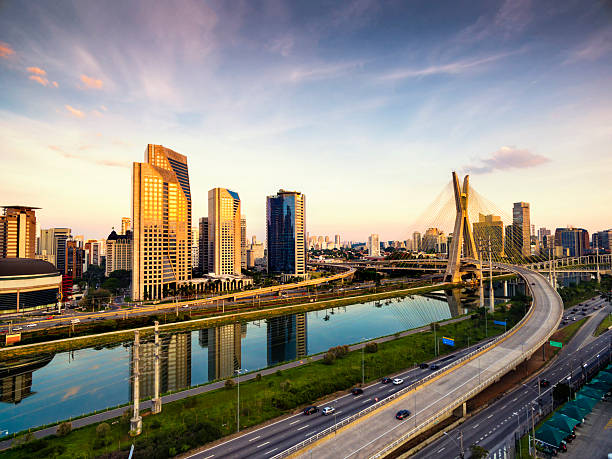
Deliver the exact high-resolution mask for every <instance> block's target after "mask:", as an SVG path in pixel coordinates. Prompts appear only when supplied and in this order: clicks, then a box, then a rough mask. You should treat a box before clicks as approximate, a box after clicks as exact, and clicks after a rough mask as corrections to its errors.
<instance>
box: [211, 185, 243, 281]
mask: <svg viewBox="0 0 612 459" xmlns="http://www.w3.org/2000/svg"><path fill="white" fill-rule="evenodd" d="M241 240H242V234H241V223H240V197H239V196H238V193H236V192H234V191H230V190H228V189H225V188H213V189H212V190H210V191H209V192H208V241H209V253H208V263H209V267H210V269H212V272H214V273H215V274H217V275H221V274H233V275H240V274H241V272H242V271H241V269H240V267H241V263H242V253H241Z"/></svg>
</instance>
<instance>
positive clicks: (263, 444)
mask: <svg viewBox="0 0 612 459" xmlns="http://www.w3.org/2000/svg"><path fill="white" fill-rule="evenodd" d="M269 443H270V442H269V441H267V442H265V443H262V444H261V445H257V447H258V448H261V447H262V446H266V445H267V444H269Z"/></svg>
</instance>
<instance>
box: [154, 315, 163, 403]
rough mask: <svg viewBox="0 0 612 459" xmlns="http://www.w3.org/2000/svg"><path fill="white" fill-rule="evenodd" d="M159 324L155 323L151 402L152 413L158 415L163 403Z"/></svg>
mask: <svg viewBox="0 0 612 459" xmlns="http://www.w3.org/2000/svg"><path fill="white" fill-rule="evenodd" d="M159 347H160V344H159V322H157V321H155V362H154V364H155V369H154V378H155V381H154V392H153V399H152V400H151V402H152V406H151V413H152V414H157V413H161V410H162V401H161V397H160V396H159V378H160V374H159Z"/></svg>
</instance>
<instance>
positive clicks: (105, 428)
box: [96, 422, 111, 438]
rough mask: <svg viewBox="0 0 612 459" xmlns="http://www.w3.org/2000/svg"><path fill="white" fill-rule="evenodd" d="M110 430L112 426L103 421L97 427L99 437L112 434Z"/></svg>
mask: <svg viewBox="0 0 612 459" xmlns="http://www.w3.org/2000/svg"><path fill="white" fill-rule="evenodd" d="M110 430H111V429H110V426H109V425H108V423H107V422H101V423H100V424H98V427H96V435H97V436H98V438H106V437H107V436H108V434H110Z"/></svg>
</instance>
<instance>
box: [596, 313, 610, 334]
mask: <svg viewBox="0 0 612 459" xmlns="http://www.w3.org/2000/svg"><path fill="white" fill-rule="evenodd" d="M611 326H612V314H608V315H607V316H606V317H604V320H602V321H601V323H600V324H599V325H598V326H597V330H595V336H599V335H601V334H602V333H603V332H605V331H606V330H607V329H608V328H609V327H611Z"/></svg>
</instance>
